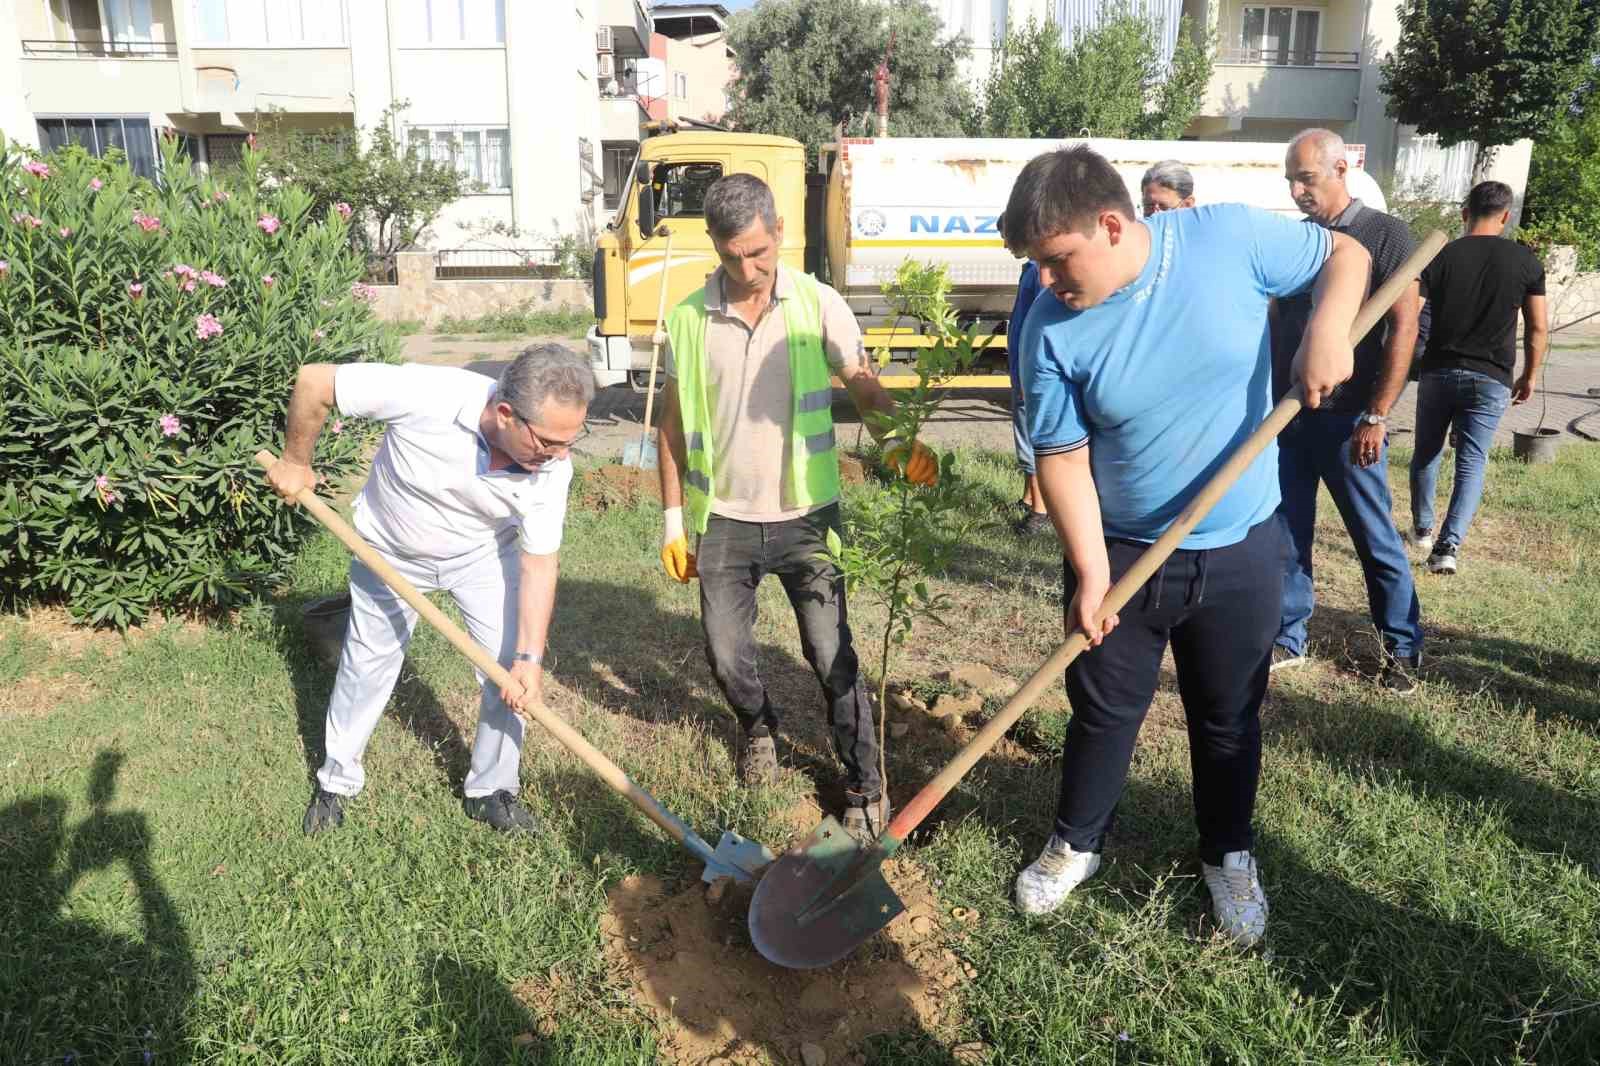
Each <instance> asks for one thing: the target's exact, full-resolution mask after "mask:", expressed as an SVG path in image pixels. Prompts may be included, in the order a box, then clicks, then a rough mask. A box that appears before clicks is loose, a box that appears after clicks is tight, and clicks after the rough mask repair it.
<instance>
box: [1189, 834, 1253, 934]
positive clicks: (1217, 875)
mask: <svg viewBox="0 0 1600 1066" xmlns="http://www.w3.org/2000/svg"><path fill="white" fill-rule="evenodd" d="M1200 868H1201V870H1202V872H1203V873H1204V874H1205V878H1206V887H1207V888H1209V889H1210V890H1211V914H1212V916H1213V917H1215V918H1216V920H1217V928H1218V930H1220V931H1221V932H1222V933H1224V934H1226V935H1227V937H1228V939H1230V940H1232V941H1233V942H1234V943H1235V944H1237V945H1238V946H1239V947H1242V948H1251V947H1255V945H1256V944H1257V943H1258V942H1259V941H1260V940H1261V938H1262V937H1263V936H1264V935H1266V932H1267V894H1266V893H1265V892H1263V891H1262V890H1261V877H1260V873H1259V871H1258V870H1257V869H1256V860H1255V859H1254V858H1253V857H1252V856H1251V855H1250V853H1249V852H1248V851H1230V852H1228V853H1227V854H1226V855H1224V856H1223V857H1222V865H1221V866H1212V865H1211V864H1210V863H1207V862H1202V863H1201V864H1200Z"/></svg>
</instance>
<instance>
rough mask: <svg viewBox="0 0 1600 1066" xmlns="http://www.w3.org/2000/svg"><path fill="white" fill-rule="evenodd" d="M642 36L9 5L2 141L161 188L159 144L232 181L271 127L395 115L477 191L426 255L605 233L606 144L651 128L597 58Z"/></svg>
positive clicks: (575, 24) (109, 0)
mask: <svg viewBox="0 0 1600 1066" xmlns="http://www.w3.org/2000/svg"><path fill="white" fill-rule="evenodd" d="M650 36H651V29H650V19H649V15H648V12H647V11H646V9H645V8H644V6H643V3H642V2H641V0H562V2H561V3H551V2H546V0H0V131H3V132H4V133H5V135H6V137H7V138H9V139H11V140H15V141H21V142H25V143H28V144H33V145H39V146H42V147H54V146H57V145H60V144H64V143H69V142H71V143H78V144H82V145H84V146H85V147H87V148H88V149H89V150H90V151H92V152H95V153H97V154H98V153H100V152H103V151H105V150H106V149H109V148H112V147H117V148H122V149H123V150H125V151H126V152H127V153H128V157H129V160H130V162H131V164H132V165H133V167H134V168H135V169H137V170H141V171H143V172H146V173H150V172H152V169H153V166H154V159H155V152H154V137H155V136H156V134H157V133H158V132H159V131H160V130H163V129H172V130H174V131H176V132H177V133H179V134H180V135H182V136H184V138H185V139H186V141H187V142H188V144H189V145H190V147H191V155H192V157H193V158H195V159H196V160H197V161H199V162H201V163H203V164H211V163H223V162H226V161H228V160H230V159H235V158H237V155H238V153H239V151H240V148H241V146H242V145H243V143H244V140H245V138H246V136H247V135H248V134H249V133H250V132H251V131H253V130H256V129H259V128H260V127H261V125H262V123H263V122H265V121H267V120H268V118H269V116H273V117H274V119H275V120H276V121H279V122H282V123H283V124H285V125H286V126H290V127H300V128H305V129H326V128H335V129H338V128H343V129H349V128H351V127H353V126H364V127H371V126H373V125H374V124H376V123H378V122H380V121H382V118H383V115H384V113H385V111H386V110H388V109H389V108H390V107H391V106H392V105H394V104H396V103H400V102H403V103H404V104H405V107H404V108H403V110H401V111H400V112H399V114H398V117H397V119H396V125H397V126H398V127H399V129H397V131H396V132H397V133H399V134H400V135H401V136H403V137H404V138H405V139H406V141H407V143H409V144H413V145H416V146H417V147H418V150H419V151H423V152H426V153H428V154H429V155H431V156H435V157H437V158H448V159H450V160H451V161H452V162H454V164H455V165H456V166H457V167H459V168H460V169H461V170H462V171H463V173H465V174H467V175H468V176H469V177H470V178H472V179H473V181H474V182H475V183H477V186H476V188H477V191H475V192H474V193H473V194H471V195H469V196H467V197H465V198H464V199H462V200H461V201H459V202H457V203H455V204H453V205H451V206H450V207H449V208H448V209H447V211H446V213H445V215H444V217H442V218H441V219H440V221H439V222H438V223H436V224H435V225H434V227H433V228H432V231H431V232H430V234H429V235H428V238H429V240H430V242H431V244H432V245H433V246H435V247H446V248H453V247H467V246H471V245H473V244H476V243H483V242H485V241H487V242H488V243H490V244H498V245H501V246H504V245H505V244H506V243H507V239H508V238H507V234H515V235H516V236H515V238H514V239H515V240H516V241H520V242H522V243H523V244H524V245H526V246H532V245H535V244H547V243H549V239H550V238H553V237H554V236H556V235H558V234H572V233H584V234H587V233H588V232H590V231H591V230H592V229H593V227H594V226H595V225H597V224H600V223H603V222H604V221H605V220H606V218H607V217H608V213H607V212H606V211H605V209H604V207H603V203H602V199H603V191H602V177H601V166H602V159H601V144H602V141H604V140H605V139H607V138H619V139H628V140H632V141H634V142H637V140H638V138H639V129H640V124H641V123H642V122H643V121H644V119H645V118H646V117H647V115H646V112H645V110H644V108H643V107H642V106H641V105H640V104H639V102H638V100H637V99H625V98H621V97H618V96H615V95H609V94H607V93H606V92H605V91H604V83H605V79H603V78H602V77H601V75H602V74H603V73H604V71H603V70H602V69H600V67H599V64H597V62H596V54H597V53H596V45H597V42H604V43H605V44H606V45H607V46H608V51H609V53H610V54H611V55H613V56H616V57H618V58H620V59H624V60H625V59H629V58H632V57H647V56H648V54H649V43H650Z"/></svg>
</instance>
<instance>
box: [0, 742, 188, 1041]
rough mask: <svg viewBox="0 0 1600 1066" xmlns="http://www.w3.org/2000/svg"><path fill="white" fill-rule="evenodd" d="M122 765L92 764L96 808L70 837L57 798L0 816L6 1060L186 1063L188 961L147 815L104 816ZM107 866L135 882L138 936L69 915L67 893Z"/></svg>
mask: <svg viewBox="0 0 1600 1066" xmlns="http://www.w3.org/2000/svg"><path fill="white" fill-rule="evenodd" d="M122 761H123V756H122V755H121V753H119V752H116V751H102V752H101V753H100V754H99V755H98V756H96V758H95V762H94V768H93V772H92V777H91V780H90V784H89V801H90V803H91V805H92V810H91V811H90V813H89V814H88V816H87V817H86V818H84V820H83V821H81V822H79V823H78V824H77V825H76V826H75V827H73V828H72V829H71V831H70V833H69V831H68V827H67V824H66V812H67V803H66V801H65V800H64V799H63V798H62V797H60V796H56V795H39V796H32V797H29V798H26V799H22V800H18V801H17V802H15V803H13V804H11V805H10V806H8V807H6V808H5V809H4V810H0V855H3V856H4V868H5V874H4V875H3V876H0V929H3V930H4V933H3V935H0V978H4V979H3V980H0V1047H4V1048H6V1049H7V1050H8V1053H9V1054H12V1055H15V1056H17V1057H16V1058H15V1059H7V1061H17V1062H62V1061H67V1062H71V1061H84V1062H100V1061H104V1062H135V1063H152V1062H154V1063H173V1062H187V1061H189V1052H190V1049H189V1046H188V1040H187V1036H186V1014H187V1011H188V1009H189V1001H190V999H191V998H192V996H193V995H194V992H195V987H196V980H195V963H194V954H193V951H192V950H191V947H190V943H189V935H188V933H187V931H186V930H185V929H184V926H183V923H182V921H181V920H180V919H179V916H178V912H177V908H175V907H174V906H173V904H172V901H171V899H170V898H169V897H168V896H167V893H166V890H165V889H164V888H163V887H162V884H161V881H160V879H159V878H158V877H157V876H156V872H155V869H154V866H153V864H152V863H151V861H150V840H151V837H152V835H153V834H152V831H151V827H150V823H149V821H148V819H146V818H145V816H144V815H143V814H140V813H138V812H135V811H115V812H113V811H112V810H110V806H111V803H112V801H113V800H114V798H115V794H116V778H117V773H118V771H119V769H120V767H121V764H122ZM109 866H121V867H122V868H123V869H125V870H126V872H127V875H128V877H129V878H130V880H131V881H132V885H131V888H132V893H133V895H134V896H135V897H136V898H137V903H138V911H139V917H138V924H139V926H140V932H139V935H138V936H137V937H134V936H128V935H125V934H122V933H115V932H110V931H108V930H107V929H105V928H104V927H103V926H102V925H101V924H100V923H98V922H95V921H92V920H90V919H87V918H78V917H73V916H72V906H71V896H72V893H73V890H74V888H75V887H76V886H77V884H78V883H79V882H80V881H81V880H83V879H84V878H85V877H88V876H90V875H92V874H94V873H96V872H97V871H99V870H102V869H105V868H106V867H109Z"/></svg>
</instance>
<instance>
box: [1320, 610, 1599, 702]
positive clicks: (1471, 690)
mask: <svg viewBox="0 0 1600 1066" xmlns="http://www.w3.org/2000/svg"><path fill="white" fill-rule="evenodd" d="M1308 629H1309V637H1310V641H1309V644H1310V649H1311V654H1312V655H1313V656H1315V657H1317V658H1322V659H1327V660H1329V661H1331V662H1334V663H1337V664H1339V665H1340V666H1342V667H1344V668H1346V669H1349V670H1353V671H1355V672H1356V673H1359V674H1361V675H1362V676H1365V677H1374V678H1375V677H1376V676H1377V674H1378V671H1379V670H1380V669H1381V668H1382V665H1383V661H1382V657H1381V648H1380V643H1379V639H1378V634H1377V631H1376V629H1374V628H1373V625H1372V620H1371V618H1370V617H1369V616H1367V615H1366V614H1363V613H1360V612H1357V611H1349V610H1345V609H1343V608H1339V607H1325V606H1322V605H1320V604H1319V605H1318V606H1317V609H1316V612H1315V613H1313V614H1312V616H1311V621H1310V623H1309V625H1308ZM1423 629H1424V633H1425V635H1426V638H1427V639H1426V643H1425V645H1424V648H1423V662H1422V678H1423V682H1424V684H1426V685H1428V686H1430V687H1432V686H1445V687H1448V688H1449V689H1452V690H1454V691H1455V692H1457V693H1459V694H1461V695H1462V696H1466V697H1470V696H1475V695H1478V694H1480V693H1481V694H1488V695H1492V696H1494V697H1495V698H1496V699H1498V700H1499V701H1500V702H1501V703H1504V704H1508V705H1509V704H1513V703H1520V704H1522V705H1524V706H1526V707H1527V708H1528V709H1529V710H1531V711H1532V712H1533V714H1534V715H1535V717H1537V718H1538V719H1539V720H1540V721H1541V722H1545V723H1548V724H1554V725H1564V726H1566V727H1568V728H1572V729H1577V730H1581V731H1583V732H1587V733H1590V734H1594V733H1597V732H1600V662H1594V661H1590V660H1585V659H1580V658H1577V657H1575V656H1573V655H1569V654H1567V653H1566V652H1563V651H1556V650H1553V649H1550V648H1546V647H1539V646H1537V645H1533V644H1528V643H1524V642H1522V641H1519V640H1513V639H1510V638H1507V637H1500V636H1492V635H1488V634H1484V633H1476V632H1473V631H1471V630H1468V629H1462V628H1459V627H1455V626H1440V625H1436V624H1434V623H1431V622H1429V621H1428V620H1427V618H1426V617H1424V618H1423Z"/></svg>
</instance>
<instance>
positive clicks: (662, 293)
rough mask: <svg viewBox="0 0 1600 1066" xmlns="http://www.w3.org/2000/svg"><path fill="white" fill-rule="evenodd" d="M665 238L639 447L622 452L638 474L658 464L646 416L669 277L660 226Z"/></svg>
mask: <svg viewBox="0 0 1600 1066" xmlns="http://www.w3.org/2000/svg"><path fill="white" fill-rule="evenodd" d="M659 232H661V233H665V234H666V235H667V244H666V247H665V248H663V249H662V252H661V288H660V290H659V295H658V296H657V297H656V331H655V332H654V333H652V334H651V335H650V385H649V387H648V388H646V389H645V393H644V429H643V430H641V431H640V433H639V443H637V444H629V445H625V446H624V447H623V449H622V465H623V466H636V467H639V468H640V469H641V470H654V469H655V468H656V464H657V462H658V461H659V460H658V457H657V455H656V443H655V441H653V440H651V439H650V412H651V410H652V409H653V408H654V407H655V403H656V364H658V363H659V362H660V361H661V342H662V340H663V339H664V338H665V334H663V333H662V332H661V323H662V322H664V321H665V320H666V317H667V280H668V275H670V274H671V273H672V231H671V230H669V229H667V227H665V226H662V227H661V229H660V230H659Z"/></svg>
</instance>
